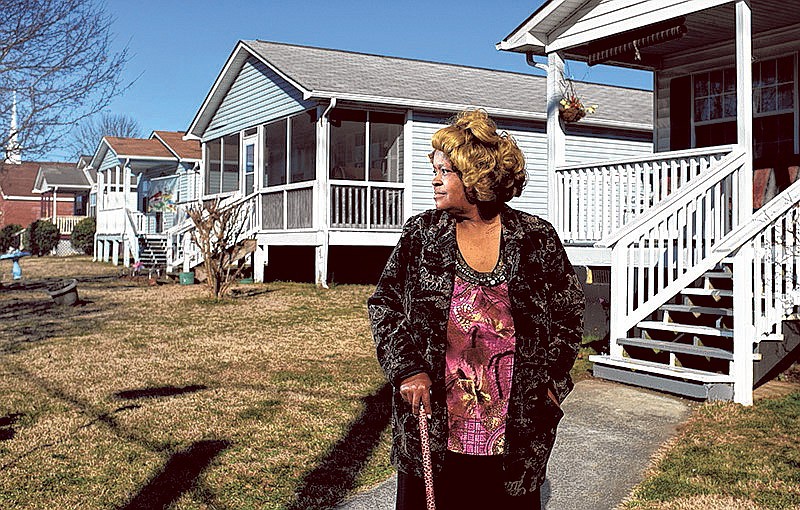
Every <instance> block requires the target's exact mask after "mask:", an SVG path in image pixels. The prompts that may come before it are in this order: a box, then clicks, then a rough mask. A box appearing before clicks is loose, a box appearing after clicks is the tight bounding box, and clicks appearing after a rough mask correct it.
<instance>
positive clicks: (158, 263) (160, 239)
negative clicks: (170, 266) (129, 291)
mask: <svg viewBox="0 0 800 510" xmlns="http://www.w3.org/2000/svg"><path fill="white" fill-rule="evenodd" d="M139 261H140V262H141V263H142V264H144V267H145V269H147V270H152V269H160V268H165V267H166V265H167V237H166V236H164V235H158V234H149V235H143V236H140V237H139Z"/></svg>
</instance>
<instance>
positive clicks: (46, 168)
mask: <svg viewBox="0 0 800 510" xmlns="http://www.w3.org/2000/svg"><path fill="white" fill-rule="evenodd" d="M39 168H40V170H39V171H40V172H41V175H42V177H44V179H45V180H46V181H47V184H48V185H50V186H65V187H67V186H90V185H91V183H89V181H88V180H87V179H86V174H84V173H83V171H82V170H78V169H77V168H76V167H75V164H74V163H64V164H52V163H47V164H43V165H42V166H41V167H39Z"/></svg>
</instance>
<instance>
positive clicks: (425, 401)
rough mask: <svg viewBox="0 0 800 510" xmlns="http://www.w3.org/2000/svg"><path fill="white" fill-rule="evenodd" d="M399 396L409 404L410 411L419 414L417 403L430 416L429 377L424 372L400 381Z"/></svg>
mask: <svg viewBox="0 0 800 510" xmlns="http://www.w3.org/2000/svg"><path fill="white" fill-rule="evenodd" d="M400 396H402V397H403V400H405V401H406V402H408V403H409V404H411V412H412V413H414V414H419V404H420V402H422V406H423V407H424V408H425V414H426V415H427V416H428V418H430V417H431V378H430V377H428V374H426V373H425V372H422V373H419V374H415V375H412V376H411V377H407V378H405V379H403V382H401V383H400Z"/></svg>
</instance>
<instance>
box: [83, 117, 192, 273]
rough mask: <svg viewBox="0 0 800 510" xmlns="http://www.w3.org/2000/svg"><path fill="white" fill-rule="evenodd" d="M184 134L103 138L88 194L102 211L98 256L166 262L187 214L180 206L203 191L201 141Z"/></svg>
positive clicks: (96, 212) (93, 162)
mask: <svg viewBox="0 0 800 510" xmlns="http://www.w3.org/2000/svg"><path fill="white" fill-rule="evenodd" d="M183 136H184V133H182V132H174V131H153V133H152V134H151V135H150V137H149V138H119V137H112V136H106V137H103V139H102V140H101V141H100V143H99V145H98V147H97V150H96V151H95V153H94V154H93V155H92V157H91V160H90V162H89V164H88V167H87V169H91V171H92V172H93V173H95V174H96V186H95V188H94V190H93V192H92V193H91V195H90V196H89V200H90V210H91V211H92V213H93V214H94V215H95V216H96V217H97V233H96V235H95V257H96V258H97V259H99V260H103V261H106V262H108V261H112V262H113V263H114V264H118V263H120V259H121V262H122V263H124V265H126V266H127V265H128V264H129V263H130V261H131V260H134V261H141V262H143V263H144V264H145V265H146V266H148V267H150V266H158V265H164V264H165V263H166V243H167V238H168V236H169V234H170V232H171V230H174V229H176V228H180V227H181V224H182V222H183V221H184V220H185V216H186V215H185V213H184V212H183V211H181V210H180V209H179V206H181V205H185V204H188V203H191V202H192V201H194V200H196V199H197V198H198V197H199V195H200V190H199V187H198V186H199V184H198V183H199V173H200V172H199V168H200V145H199V144H198V143H197V142H195V141H191V140H184V139H183ZM124 183H127V186H126V185H124Z"/></svg>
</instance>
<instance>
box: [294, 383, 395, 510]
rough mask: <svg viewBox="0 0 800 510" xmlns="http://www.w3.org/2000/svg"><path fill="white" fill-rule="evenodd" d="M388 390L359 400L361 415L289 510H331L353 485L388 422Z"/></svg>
mask: <svg viewBox="0 0 800 510" xmlns="http://www.w3.org/2000/svg"><path fill="white" fill-rule="evenodd" d="M391 398H392V388H391V386H389V385H388V384H384V385H383V386H382V387H381V388H380V389H378V390H377V391H376V392H375V393H373V394H372V395H369V396H367V397H365V398H364V399H363V402H364V411H363V412H362V413H361V416H359V417H358V418H357V419H356V420H354V421H353V423H351V425H350V428H349V430H348V431H347V433H346V434H345V435H344V437H343V438H342V439H340V440H339V441H338V442H337V443H336V444H335V445H334V446H333V447H332V448H331V450H330V451H329V452H328V454H327V455H326V456H325V458H324V459H322V460H321V461H320V463H319V464H318V465H317V467H316V468H314V469H313V470H311V471H310V472H309V473H308V474H307V475H306V476H305V477H304V478H303V480H302V481H301V482H300V486H299V488H298V489H297V495H296V497H295V501H294V502H293V503H292V504H291V505H290V506H289V507H288V508H289V510H301V509H306V508H331V507H333V506H335V505H337V504H338V503H340V502H341V501H342V500H343V499H344V497H346V496H347V495H348V494H349V493H350V492H351V491H352V490H353V489H354V488H355V485H356V478H357V477H358V475H359V473H360V472H361V470H362V469H363V468H364V465H365V464H366V463H367V461H368V460H369V458H370V456H371V455H372V452H373V450H375V448H376V447H377V445H378V442H379V440H380V436H381V433H382V432H383V431H384V429H386V427H387V426H388V425H389V420H390V418H391Z"/></svg>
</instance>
